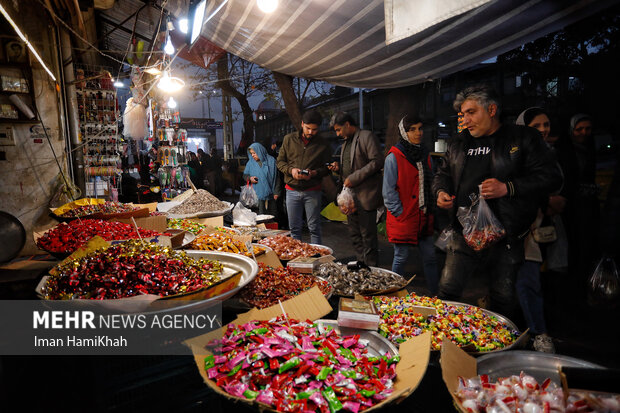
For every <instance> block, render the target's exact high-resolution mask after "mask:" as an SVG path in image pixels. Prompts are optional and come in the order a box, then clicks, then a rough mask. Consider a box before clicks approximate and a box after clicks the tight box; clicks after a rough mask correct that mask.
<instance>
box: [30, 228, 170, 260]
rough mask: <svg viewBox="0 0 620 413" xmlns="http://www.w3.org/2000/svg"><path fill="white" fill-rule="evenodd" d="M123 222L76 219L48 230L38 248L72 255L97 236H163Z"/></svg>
mask: <svg viewBox="0 0 620 413" xmlns="http://www.w3.org/2000/svg"><path fill="white" fill-rule="evenodd" d="M138 231H139V235H138V233H136V229H135V228H134V226H133V225H129V224H123V223H121V222H113V221H103V220H101V219H81V220H80V219H76V220H73V221H69V222H61V223H60V224H58V225H57V226H55V227H54V228H52V229H50V230H48V231H47V232H46V233H45V234H43V236H42V237H41V238H39V239H38V240H37V247H39V248H41V249H43V250H45V251H49V252H52V253H63V254H71V253H72V252H74V251H75V250H77V249H78V248H80V247H81V246H82V245H84V244H85V243H86V242H88V240H89V239H91V238H92V237H94V236H95V235H98V236H100V237H101V238H103V239H105V240H106V241H113V240H123V239H132V238H140V237H143V238H148V237H156V236H158V235H162V234H160V233H159V232H157V231H151V230H148V229H143V228H138Z"/></svg>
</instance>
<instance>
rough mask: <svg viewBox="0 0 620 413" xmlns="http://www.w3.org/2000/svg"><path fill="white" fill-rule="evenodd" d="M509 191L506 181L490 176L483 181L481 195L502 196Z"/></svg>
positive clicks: (488, 197)
mask: <svg viewBox="0 0 620 413" xmlns="http://www.w3.org/2000/svg"><path fill="white" fill-rule="evenodd" d="M507 193H508V187H507V186H506V184H505V183H503V182H501V181H498V180H497V179H495V178H489V179H485V180H484V181H482V187H481V189H480V195H482V197H483V198H484V199H493V198H501V197H503V196H505V195H506V194H507Z"/></svg>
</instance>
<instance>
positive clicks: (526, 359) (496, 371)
mask: <svg viewBox="0 0 620 413" xmlns="http://www.w3.org/2000/svg"><path fill="white" fill-rule="evenodd" d="M477 362H478V374H488V375H489V378H490V379H492V380H497V379H498V378H499V377H507V376H511V375H513V374H520V373H521V372H522V371H523V372H525V373H527V374H529V375H530V376H532V377H534V378H535V379H536V380H537V381H538V382H539V383H542V382H543V381H544V380H546V379H547V378H549V379H551V380H552V381H553V382H555V383H556V384H557V385H561V381H560V375H559V372H558V369H559V368H560V367H562V366H567V367H584V368H592V369H602V368H603V367H602V366H599V365H597V364H594V363H590V362H589V361H585V360H581V359H578V358H574V357H569V356H562V355H560V354H549V353H541V352H539V351H526V350H514V351H504V352H496V353H493V354H487V355H484V356H480V357H478V358H477Z"/></svg>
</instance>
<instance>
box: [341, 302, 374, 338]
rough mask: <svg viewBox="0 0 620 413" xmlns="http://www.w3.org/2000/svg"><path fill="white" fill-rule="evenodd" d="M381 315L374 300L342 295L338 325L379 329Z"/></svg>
mask: <svg viewBox="0 0 620 413" xmlns="http://www.w3.org/2000/svg"><path fill="white" fill-rule="evenodd" d="M380 322H381V315H380V314H379V311H378V310H377V308H376V307H375V305H374V304H373V302H372V301H367V300H358V299H357V298H355V299H351V298H346V297H340V302H339V304H338V325H339V326H342V327H351V328H361V329H364V330H377V329H378V328H379V323H380Z"/></svg>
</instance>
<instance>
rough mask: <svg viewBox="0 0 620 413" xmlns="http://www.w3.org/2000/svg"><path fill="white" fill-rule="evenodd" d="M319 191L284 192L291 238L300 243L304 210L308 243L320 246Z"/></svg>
mask: <svg viewBox="0 0 620 413" xmlns="http://www.w3.org/2000/svg"><path fill="white" fill-rule="evenodd" d="M322 195H323V194H322V192H321V191H291V190H290V189H287V190H286V212H287V213H288V226H289V228H290V229H291V236H292V237H293V238H295V239H298V240H300V241H301V230H302V228H303V226H304V210H305V211H306V217H307V219H308V230H309V231H310V243H312V244H321V197H322Z"/></svg>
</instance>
